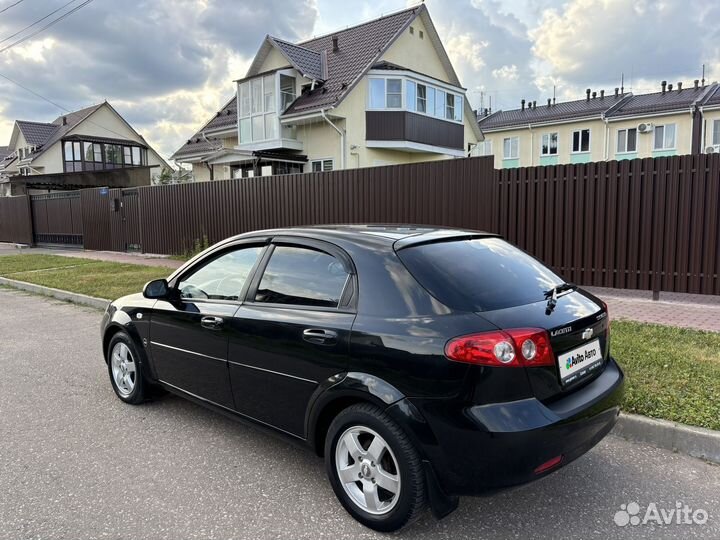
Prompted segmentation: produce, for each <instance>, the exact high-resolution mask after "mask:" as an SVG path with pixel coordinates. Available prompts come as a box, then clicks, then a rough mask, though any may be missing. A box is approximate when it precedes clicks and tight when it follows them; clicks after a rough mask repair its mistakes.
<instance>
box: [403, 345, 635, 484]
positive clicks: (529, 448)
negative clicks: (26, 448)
mask: <svg viewBox="0 0 720 540" xmlns="http://www.w3.org/2000/svg"><path fill="white" fill-rule="evenodd" d="M623 385H624V376H623V373H622V370H621V369H620V367H619V366H618V365H617V363H616V362H615V361H614V360H613V359H610V360H609V362H608V364H607V366H606V368H605V370H604V371H603V373H602V374H601V375H600V376H599V377H598V378H597V379H595V380H594V381H592V382H591V383H589V384H588V385H587V386H585V387H584V388H582V389H579V390H578V391H577V392H574V393H573V394H571V395H569V396H567V397H565V398H563V399H561V400H558V401H556V402H554V403H552V404H550V405H544V404H543V403H541V402H540V401H538V400H536V399H534V398H533V399H524V400H520V401H514V402H510V403H498V404H492V405H484V406H471V407H467V405H460V404H457V403H448V402H447V401H444V400H443V401H440V400H415V399H412V398H410V399H409V401H410V402H411V403H412V405H414V406H415V407H416V408H417V410H418V412H419V413H420V414H421V415H422V417H423V418H424V419H425V421H426V422H427V425H426V426H425V428H424V429H425V431H424V432H422V433H421V434H420V435H421V436H420V437H418V443H419V444H420V445H421V446H422V448H423V450H424V452H425V456H426V458H427V459H428V460H429V461H430V463H431V464H432V466H433V469H434V470H435V472H436V476H437V478H438V481H439V483H440V486H441V488H442V489H443V491H444V492H445V493H446V494H448V495H479V494H483V493H487V492H492V491H497V490H501V489H505V488H507V487H510V486H514V485H518V484H523V483H526V482H530V481H532V480H535V479H538V478H541V477H542V476H545V475H547V474H549V473H550V472H551V471H553V470H557V469H558V468H559V467H561V466H563V465H566V464H568V463H570V462H571V461H573V460H574V459H576V458H578V457H579V456H581V455H582V454H584V453H585V452H587V451H588V450H590V449H591V448H592V447H593V446H595V445H596V444H597V443H598V442H600V440H601V439H602V438H603V437H605V435H607V434H608V433H609V432H610V430H611V429H612V428H613V426H614V425H615V422H616V421H617V417H618V414H619V404H620V400H621V399H622V394H623ZM418 426H419V424H418V423H415V426H413V428H412V429H413V430H415V431H416V432H417V430H418V429H419V428H418ZM428 432H430V433H432V435H433V436H432V437H430V436H429V433H428ZM558 456H562V461H561V462H560V464H559V465H558V466H555V467H553V468H552V469H550V470H548V471H546V472H542V473H540V474H537V473H536V472H535V470H536V468H538V467H539V466H540V465H542V464H544V463H546V462H548V461H549V460H552V459H553V458H557V457H558Z"/></svg>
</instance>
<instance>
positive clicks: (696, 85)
mask: <svg viewBox="0 0 720 540" xmlns="http://www.w3.org/2000/svg"><path fill="white" fill-rule="evenodd" d="M693 82H694V83H695V90H697V89H698V85H699V84H700V81H699V80H697V79H695V81H693Z"/></svg>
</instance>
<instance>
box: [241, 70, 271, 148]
mask: <svg viewBox="0 0 720 540" xmlns="http://www.w3.org/2000/svg"><path fill="white" fill-rule="evenodd" d="M276 81H277V78H276V77H275V75H274V74H271V75H265V76H264V77H256V78H254V79H250V80H249V81H245V82H242V83H240V88H239V89H238V91H239V93H240V112H239V114H238V116H239V117H240V141H239V142H240V144H245V143H249V142H256V141H267V140H272V139H276V138H277V136H278V117H277V100H276V91H275V84H276Z"/></svg>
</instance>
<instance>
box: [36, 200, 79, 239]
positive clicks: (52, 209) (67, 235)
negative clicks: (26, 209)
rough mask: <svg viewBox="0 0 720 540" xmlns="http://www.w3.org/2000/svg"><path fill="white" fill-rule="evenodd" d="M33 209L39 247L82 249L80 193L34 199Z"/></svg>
mask: <svg viewBox="0 0 720 540" xmlns="http://www.w3.org/2000/svg"><path fill="white" fill-rule="evenodd" d="M30 206H31V211H32V221H33V240H34V242H35V244H39V245H61V246H72V247H82V245H83V220H82V209H81V204H80V192H79V191H67V192H60V193H47V194H43V195H31V196H30Z"/></svg>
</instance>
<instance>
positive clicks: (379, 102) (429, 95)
mask: <svg viewBox="0 0 720 540" xmlns="http://www.w3.org/2000/svg"><path fill="white" fill-rule="evenodd" d="M368 86H369V100H368V102H369V108H370V109H399V108H403V106H404V108H405V110H408V111H412V112H417V113H421V114H425V115H427V116H433V117H435V118H442V119H444V120H450V121H453V122H462V121H463V106H464V99H465V98H464V97H463V95H462V94H455V93H453V92H448V91H447V90H444V89H441V88H439V87H436V86H432V85H431V84H426V83H424V82H419V81H417V80H413V79H410V78H402V79H399V78H398V79H396V78H382V77H377V76H374V77H371V78H370V79H369V84H368ZM403 92H404V94H405V95H404V99H403Z"/></svg>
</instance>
